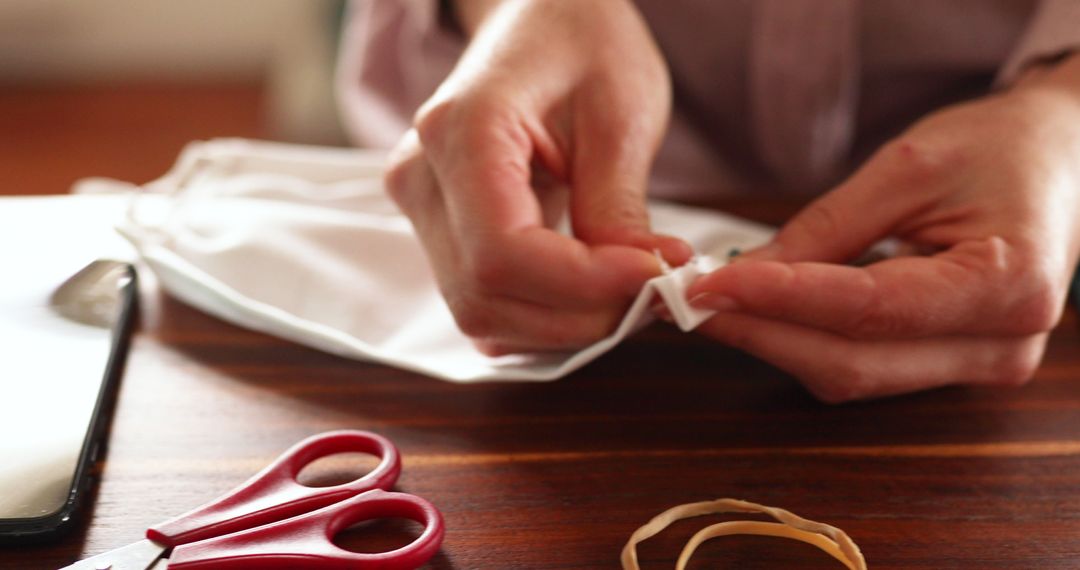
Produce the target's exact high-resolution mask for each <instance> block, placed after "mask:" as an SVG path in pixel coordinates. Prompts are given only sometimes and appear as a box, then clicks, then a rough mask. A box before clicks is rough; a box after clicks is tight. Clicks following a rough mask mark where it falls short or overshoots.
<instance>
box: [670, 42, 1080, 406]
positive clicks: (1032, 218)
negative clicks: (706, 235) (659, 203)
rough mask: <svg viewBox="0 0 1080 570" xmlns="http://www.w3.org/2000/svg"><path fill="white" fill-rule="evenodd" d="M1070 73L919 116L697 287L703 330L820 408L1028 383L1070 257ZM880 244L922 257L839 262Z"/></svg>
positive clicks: (1077, 112) (1076, 127) (1075, 220)
mask: <svg viewBox="0 0 1080 570" xmlns="http://www.w3.org/2000/svg"><path fill="white" fill-rule="evenodd" d="M1069 63H1070V64H1071V65H1072V66H1073V67H1072V70H1071V71H1069V70H1066V71H1069V73H1072V75H1071V76H1067V77H1066V78H1065V79H1066V82H1071V83H1070V84H1069V88H1061V87H1060V83H1061V81H1058V82H1055V81H1053V80H1051V79H1046V80H1042V79H1040V80H1038V81H1032V82H1029V83H1028V84H1025V85H1021V86H1020V87H1018V88H1016V89H1014V90H1013V91H1010V92H1007V93H1004V94H1000V95H994V96H989V97H986V98H984V99H981V100H978V101H975V102H971V103H965V104H960V105H956V106H953V107H950V108H946V109H944V110H942V111H939V112H937V113H934V114H932V115H930V116H928V117H926V118H924V119H923V120H922V121H920V122H918V123H917V124H915V125H914V126H913V127H912V128H910V129H909V130H908V131H907V132H906V133H904V134H903V135H901V136H900V137H899V138H897V139H896V140H894V141H892V142H891V143H889V144H887V145H886V146H885V147H883V148H882V149H881V150H880V151H879V152H878V153H877V154H876V155H875V156H873V157H872V158H871V159H870V160H869V161H867V163H866V164H865V165H864V166H863V167H862V168H861V169H860V170H859V171H858V172H857V173H856V174H855V175H854V176H852V177H851V178H850V179H849V180H847V181H846V182H844V183H843V184H841V185H840V186H839V187H837V188H836V189H834V190H833V191H831V192H830V193H828V194H826V195H824V196H823V197H822V198H820V199H819V200H817V201H816V202H815V203H813V204H811V205H810V206H809V207H807V208H806V209H805V210H803V211H802V212H801V213H799V214H798V215H797V216H796V217H795V218H793V219H792V220H791V221H790V222H789V223H788V224H787V225H786V226H785V227H783V228H782V229H781V230H780V232H779V233H778V234H777V236H776V237H775V239H774V240H773V242H772V243H770V244H769V245H767V246H765V247H763V248H760V249H758V250H755V251H753V252H749V253H747V254H744V255H743V256H740V258H737V261H736V262H735V263H732V264H730V265H728V266H726V267H724V268H721V269H719V270H717V271H715V272H713V273H711V274H709V275H706V276H704V277H702V278H700V279H699V280H698V281H697V282H696V283H694V284H693V285H692V286H691V287H690V289H689V291H688V295H687V296H688V298H689V299H690V300H691V304H693V305H694V306H697V307H701V308H711V309H717V310H720V313H719V314H718V315H716V316H715V317H713V318H712V319H711V320H709V321H708V322H706V323H705V324H703V325H702V327H701V328H700V329H698V330H699V331H702V332H704V333H705V334H707V335H710V336H712V337H714V338H716V339H718V340H720V341H721V342H724V343H727V344H730V345H733V346H735V347H737V348H741V349H743V350H745V351H747V352H750V353H752V354H754V355H756V356H758V357H760V358H762V359H764V360H766V361H769V362H771V363H773V364H774V365H776V366H778V367H779V368H781V369H783V370H785V371H787V372H789V373H791V374H793V375H795V376H796V377H798V378H799V379H800V380H801V381H802V382H803V383H804V384H805V385H806V387H807V388H808V389H809V390H810V391H811V392H812V393H813V394H814V395H816V396H817V397H818V398H820V399H822V400H824V401H827V402H841V401H847V400H852V399H859V398H867V397H874V396H882V395H888V394H897V393H902V392H909V391H914V390H919V389H925V388H931V387H935V386H941V385H946V384H953V383H982V384H1001V385H1018V384H1022V383H1024V382H1026V381H1027V380H1028V379H1029V378H1030V377H1031V375H1032V374H1033V372H1034V370H1035V369H1036V367H1037V366H1038V364H1039V362H1040V360H1041V359H1042V354H1043V350H1044V348H1045V343H1046V338H1047V335H1048V331H1049V330H1050V329H1051V328H1053V326H1054V325H1055V324H1056V323H1057V321H1058V319H1059V317H1060V315H1061V312H1062V308H1063V305H1064V300H1065V296H1066V291H1067V288H1068V284H1069V278H1070V277H1071V276H1072V272H1073V270H1074V268H1075V267H1076V262H1077V255H1078V250H1080V81H1078V80H1077V77H1078V76H1080V74H1078V73H1077V68H1078V67H1080V57H1074V58H1073V59H1072V61H1071V62H1069ZM1064 65H1065V64H1063V67H1064ZM890 236H892V237H896V238H898V239H900V240H901V241H902V242H903V243H905V244H907V245H908V246H910V247H911V248H912V250H913V251H918V252H920V253H923V254H924V255H907V256H900V257H895V258H892V259H888V260H885V261H881V262H878V263H874V264H871V265H868V266H865V267H852V266H849V265H844V263H845V262H849V261H851V260H853V259H855V258H856V257H858V256H859V255H860V254H861V253H863V252H864V251H865V250H866V249H867V248H868V247H869V246H871V245H872V244H873V243H875V242H877V241H878V240H880V239H882V238H885V237H890Z"/></svg>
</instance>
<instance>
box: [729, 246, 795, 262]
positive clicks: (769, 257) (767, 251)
mask: <svg viewBox="0 0 1080 570" xmlns="http://www.w3.org/2000/svg"><path fill="white" fill-rule="evenodd" d="M782 250H783V246H782V245H780V243H779V242H770V243H767V244H765V245H763V246H761V247H757V248H754V249H751V250H750V251H747V252H743V253H742V254H740V255H738V256H736V257H734V258H732V259H731V263H738V262H740V261H747V260H755V261H779V260H780V259H781V253H782Z"/></svg>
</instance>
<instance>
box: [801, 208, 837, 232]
mask: <svg viewBox="0 0 1080 570" xmlns="http://www.w3.org/2000/svg"><path fill="white" fill-rule="evenodd" d="M801 222H802V223H801V228H802V231H803V232H805V233H806V234H808V235H809V236H811V237H813V238H819V239H827V238H829V237H831V236H835V235H838V234H840V233H841V232H842V231H843V227H844V220H843V216H842V215H841V213H840V212H838V211H837V210H836V208H835V207H834V206H832V205H831V204H830V203H829V202H822V201H819V202H815V203H813V204H811V205H810V206H807V208H806V211H805V212H804V213H803V215H802V216H801Z"/></svg>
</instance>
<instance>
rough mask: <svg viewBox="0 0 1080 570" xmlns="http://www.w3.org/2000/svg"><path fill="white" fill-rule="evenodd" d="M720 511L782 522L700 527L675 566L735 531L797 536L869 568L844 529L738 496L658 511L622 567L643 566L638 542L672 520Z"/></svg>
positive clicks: (626, 550)
mask: <svg viewBox="0 0 1080 570" xmlns="http://www.w3.org/2000/svg"><path fill="white" fill-rule="evenodd" d="M718 513H762V514H766V515H769V516H770V517H772V518H774V519H776V520H777V521H779V522H762V521H727V522H721V523H717V524H714V525H711V526H708V527H705V528H703V529H701V530H699V531H698V532H697V533H696V534H694V536H692V537H691V538H690V540H689V541H688V542H687V543H686V546H684V547H683V550H682V552H681V553H680V554H679V559H678V561H677V562H676V564H675V570H685V568H686V565H687V564H688V563H689V562H690V557H691V556H693V555H694V551H695V550H697V548H698V547H699V546H701V544H702V543H704V542H705V541H707V540H709V539H712V538H717V537H720V536H729V535H735V534H744V535H757V536H775V537H778V538H787V539H791V540H798V541H800V542H805V543H807V544H810V545H813V546H816V547H817V548H819V549H821V550H822V551H823V552H825V553H826V554H828V555H829V556H832V557H833V558H835V559H836V560H838V561H840V562H842V563H843V564H844V566H846V567H847V568H848V570H866V560H865V559H864V558H863V555H862V552H860V551H859V547H858V546H857V545H856V544H855V543H854V542H853V541H852V540H851V538H849V537H848V535H847V534H845V533H844V531H842V530H840V529H838V528H836V527H834V526H829V525H827V524H824V523H819V522H815V521H811V520H807V519H804V518H802V517H800V516H798V515H796V514H795V513H792V512H790V511H786V510H784V509H778V508H775V507H767V506H765V505H759V504H757V503H751V502H748V501H740V500H738V499H718V500H715V501H704V502H700V503H688V504H685V505H679V506H677V507H673V508H670V509H668V510H666V511H664V512H662V513H660V514H659V515H656V516H655V517H653V518H652V520H650V521H649V522H647V523H645V524H644V525H642V526H641V528H639V529H637V530H636V531H634V534H632V535H631V536H630V540H628V541H627V543H626V546H624V547H623V550H622V557H621V559H622V567H623V570H640V567H639V566H638V560H637V545H638V543H640V542H642V541H644V540H646V539H648V538H651V537H653V536H656V535H657V534H659V533H661V532H663V530H664V529H666V528H667V527H669V526H671V524H672V523H674V522H676V521H679V520H682V519H687V518H692V517H699V516H702V515H711V514H718Z"/></svg>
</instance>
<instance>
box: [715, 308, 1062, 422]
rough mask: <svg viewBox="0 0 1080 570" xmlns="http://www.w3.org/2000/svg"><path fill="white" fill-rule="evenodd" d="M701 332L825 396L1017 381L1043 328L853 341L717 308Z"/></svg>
mask: <svg viewBox="0 0 1080 570" xmlns="http://www.w3.org/2000/svg"><path fill="white" fill-rule="evenodd" d="M698 330H699V331H700V332H702V333H704V334H706V335H708V336H710V337H712V338H715V339H717V340H719V341H721V342H723V343H725V344H729V345H731V346H734V347H736V348H739V349H741V350H744V351H746V352H748V353H750V354H753V355H754V356H756V357H758V358H761V359H762V360H765V361H767V362H770V363H772V364H773V365H775V366H777V367H778V368H780V369H782V370H784V371H786V372H788V373H790V374H792V375H793V376H795V377H797V378H798V379H799V380H800V381H801V382H802V383H803V384H804V385H805V386H806V388H807V389H808V390H810V391H811V392H812V393H813V394H814V395H815V396H817V397H818V398H819V399H821V400H823V401H826V402H832V403H837V402H844V401H849V400H856V399H863V398H872V397H879V396H887V395H894V394H901V393H905V392H913V391H916V390H925V389H929V388H935V387H939V386H945V385H949V384H960V383H970V384H987V385H1019V384H1023V383H1024V382H1026V381H1027V380H1029V379H1030V378H1031V376H1032V374H1033V373H1034V371H1035V369H1036V368H1037V366H1038V364H1039V361H1040V360H1041V359H1042V354H1043V350H1044V348H1045V344H1046V338H1047V335H1046V334H1045V333H1044V334H1038V335H1031V336H1026V337H1009V338H998V337H990V338H980V337H939V338H926V339H910V340H897V341H856V340H852V339H849V338H846V337H843V336H839V335H835V334H832V333H829V332H826V331H821V330H817V329H813V328H809V327H805V326H801V325H796V324H791V323H786V322H780V321H773V320H769V319H763V318H760V317H755V316H751V315H741V314H722V315H717V316H715V317H713V318H712V319H710V320H709V321H706V322H705V323H703V324H702V326H701V327H700V328H699V329H698Z"/></svg>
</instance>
